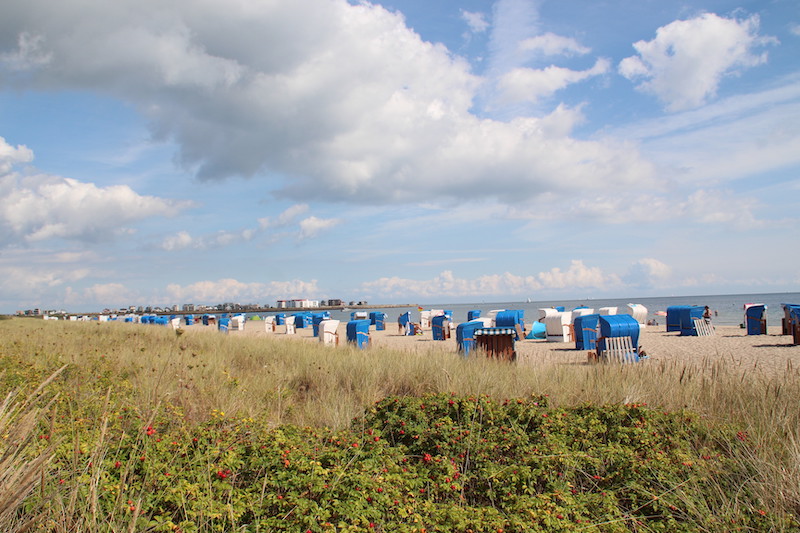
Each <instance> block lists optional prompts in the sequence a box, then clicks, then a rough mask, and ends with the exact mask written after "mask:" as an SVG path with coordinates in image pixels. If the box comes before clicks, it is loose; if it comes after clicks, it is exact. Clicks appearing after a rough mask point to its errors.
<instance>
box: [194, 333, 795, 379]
mask: <svg viewBox="0 0 800 533" xmlns="http://www.w3.org/2000/svg"><path fill="white" fill-rule="evenodd" d="M265 325H266V324H265V322H264V321H261V320H248V321H246V322H245V329H244V330H240V331H230V332H229V333H228V335H245V336H255V337H267V336H270V337H275V338H279V339H285V340H286V341H287V342H315V343H318V342H319V339H318V338H316V337H314V336H313V329H312V328H311V327H307V328H298V329H297V330H296V333H295V334H293V335H287V334H286V326H276V327H275V331H274V332H272V331H267V330H266V329H267V328H266V327H265ZM346 326H347V324H346V322H341V323H340V324H339V327H338V336H339V343H340V345H344V344H346V339H347V333H346ZM182 327H183V328H184V329H185V330H187V332H195V331H198V332H199V331H209V332H216V331H217V329H216V327H215V326H203V325H201V324H195V325H192V326H182ZM220 334H222V333H220ZM370 345H371V346H370V347H371V348H373V349H374V348H385V349H390V350H403V351H411V352H416V353H420V354H424V353H426V352H429V351H432V350H436V351H445V352H452V353H453V355H454V356H459V355H458V346H457V344H456V340H455V330H452V331H451V337H450V338H449V339H447V340H444V341H434V340H433V337H432V333H431V330H430V329H426V330H423V332H422V334H421V335H415V336H405V335H400V334H398V330H397V324H396V323H393V322H389V323H388V324H387V329H386V330H384V331H376V330H375V327H374V326H373V327H371V328H370ZM639 345H640V346H641V348H642V349H643V350H644V351H645V352H646V354H647V356H648V357H647V359H646V360H644V361H642V362H641V363H640V364H647V365H654V364H666V365H680V366H686V367H687V368H693V369H696V370H698V371H703V370H707V371H708V372H713V371H714V368H716V367H718V366H719V365H725V366H726V367H728V369H729V370H741V371H742V372H743V373H746V374H748V375H749V376H750V377H763V378H766V379H771V378H774V377H778V376H780V377H782V378H784V379H786V378H789V379H791V378H792V377H793V376H794V377H797V378H800V345H798V346H795V345H793V339H792V336H791V335H781V327H780V326H769V327H768V328H767V334H766V335H747V334H746V331H745V330H744V329H742V328H739V327H737V326H717V327H715V334H714V335H711V336H703V337H695V336H680V334H679V333H678V332H667V331H666V327H665V326H663V325H661V326H644V327H642V330H641V335H640V338H639ZM340 347H341V346H340ZM331 349H336V347H331ZM516 351H517V361H516V364H517V365H519V366H533V367H536V366H541V365H588V364H591V363H590V362H589V355H588V350H576V349H575V343H574V342H551V341H546V340H529V339H524V340H520V341H517V342H516Z"/></svg>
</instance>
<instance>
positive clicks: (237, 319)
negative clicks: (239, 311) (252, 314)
mask: <svg viewBox="0 0 800 533" xmlns="http://www.w3.org/2000/svg"><path fill="white" fill-rule="evenodd" d="M230 329H231V331H244V315H236V316H234V317H231V325H230Z"/></svg>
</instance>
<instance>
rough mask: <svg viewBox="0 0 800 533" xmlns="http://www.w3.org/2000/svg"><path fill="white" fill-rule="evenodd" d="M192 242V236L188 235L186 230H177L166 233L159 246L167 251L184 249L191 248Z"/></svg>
mask: <svg viewBox="0 0 800 533" xmlns="http://www.w3.org/2000/svg"><path fill="white" fill-rule="evenodd" d="M193 242H194V239H192V236H191V235H189V232H188V231H179V232H178V233H176V234H174V235H168V236H167V237H165V238H164V240H163V241H162V242H161V248H162V249H163V250H166V251H168V252H172V251H175V250H184V249H186V248H191V247H192V243H193Z"/></svg>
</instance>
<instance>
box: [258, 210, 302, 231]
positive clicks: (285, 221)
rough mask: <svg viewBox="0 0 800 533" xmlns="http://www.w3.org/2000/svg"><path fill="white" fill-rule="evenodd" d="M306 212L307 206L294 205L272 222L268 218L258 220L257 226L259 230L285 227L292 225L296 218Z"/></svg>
mask: <svg viewBox="0 0 800 533" xmlns="http://www.w3.org/2000/svg"><path fill="white" fill-rule="evenodd" d="M306 212H308V204H294V205H292V206H290V207H288V208H286V209H284V210H283V211H282V212H281V214H279V215H278V216H277V217H276V218H275V219H274V220H273V219H271V218H269V217H265V218H260V219H258V225H259V227H260V228H261V229H267V228H281V227H285V226H288V225H290V224H293V223H294V221H295V220H297V217H299V216H300V215H302V214H303V213H306Z"/></svg>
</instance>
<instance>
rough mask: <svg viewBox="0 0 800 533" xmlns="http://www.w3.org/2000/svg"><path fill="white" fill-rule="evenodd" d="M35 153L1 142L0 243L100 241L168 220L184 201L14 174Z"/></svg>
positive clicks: (119, 187) (124, 188)
mask: <svg viewBox="0 0 800 533" xmlns="http://www.w3.org/2000/svg"><path fill="white" fill-rule="evenodd" d="M32 159H33V154H32V152H30V150H28V149H27V148H25V147H20V146H18V147H16V148H13V147H11V146H9V145H8V143H6V142H5V140H4V139H2V138H0V195H2V197H3V202H2V203H0V230H2V231H0V235H2V236H0V245H9V244H13V243H16V242H20V241H22V242H27V243H31V242H35V241H43V240H47V239H68V240H78V241H101V240H106V239H109V238H111V237H113V236H114V235H117V234H120V233H126V232H130V231H131V225H132V224H133V223H135V222H137V221H140V220H142V219H145V218H148V217H153V216H164V217H167V216H172V215H175V214H177V213H178V212H179V211H180V210H182V209H185V208H187V207H189V206H190V205H191V204H190V203H188V202H176V201H171V200H164V199H161V198H156V197H153V196H141V195H139V194H137V193H136V192H135V191H133V189H131V188H130V187H128V186H126V185H115V186H110V187H98V186H96V185H94V184H93V183H87V182H82V181H78V180H75V179H71V178H61V177H58V176H50V175H45V174H29V175H24V174H20V173H17V172H14V166H15V165H16V164H17V163H19V162H29V161H31V160H32Z"/></svg>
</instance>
